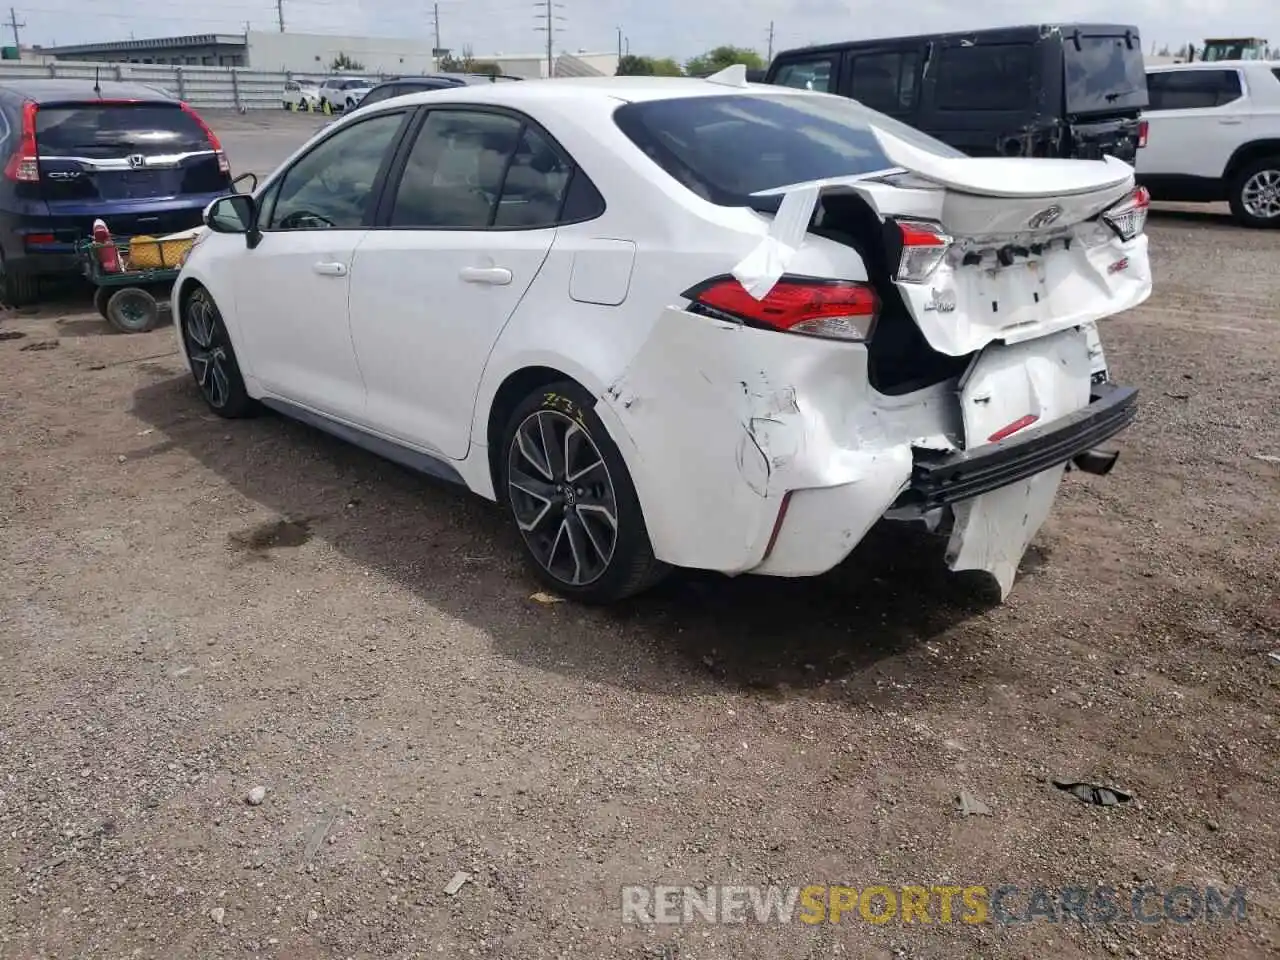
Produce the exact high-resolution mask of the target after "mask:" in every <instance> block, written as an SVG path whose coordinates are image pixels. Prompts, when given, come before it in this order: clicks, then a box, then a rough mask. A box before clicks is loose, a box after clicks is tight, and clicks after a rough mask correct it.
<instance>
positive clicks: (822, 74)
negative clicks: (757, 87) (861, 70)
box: [773, 57, 836, 93]
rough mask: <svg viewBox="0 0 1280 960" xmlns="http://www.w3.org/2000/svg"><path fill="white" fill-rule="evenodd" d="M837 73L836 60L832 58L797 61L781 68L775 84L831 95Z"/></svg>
mask: <svg viewBox="0 0 1280 960" xmlns="http://www.w3.org/2000/svg"><path fill="white" fill-rule="evenodd" d="M835 72H836V71H835V60H834V59H833V58H831V57H825V58H819V59H815V60H796V61H794V62H792V63H784V64H783V65H782V66H780V67H779V68H778V72H777V73H776V74H774V77H773V83H774V84H775V85H776V86H779V87H796V88H797V89H800V90H816V91H818V92H819V93H831V92H832V91H833V90H834V88H835Z"/></svg>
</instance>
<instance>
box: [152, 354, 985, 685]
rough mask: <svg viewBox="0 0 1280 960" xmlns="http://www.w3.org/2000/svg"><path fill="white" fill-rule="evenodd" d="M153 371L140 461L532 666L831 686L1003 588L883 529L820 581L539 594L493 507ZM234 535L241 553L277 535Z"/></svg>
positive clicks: (600, 677) (641, 678)
mask: <svg viewBox="0 0 1280 960" xmlns="http://www.w3.org/2000/svg"><path fill="white" fill-rule="evenodd" d="M148 372H151V373H152V375H154V376H156V377H157V380H156V382H154V383H152V384H148V385H146V386H143V387H141V388H140V389H139V390H138V391H137V392H136V393H135V395H134V404H133V412H134V413H135V414H136V415H137V416H139V417H140V418H141V419H143V420H144V421H146V422H147V423H148V424H149V425H150V426H151V427H152V428H154V430H155V431H156V432H157V433H159V434H162V435H163V437H164V439H163V440H160V442H159V446H155V441H156V440H158V439H159V438H153V439H152V444H151V446H149V447H148V449H146V450H139V451H137V452H135V453H133V454H130V457H131V459H138V457H139V456H148V455H155V454H156V453H167V452H169V451H170V450H173V449H175V448H176V449H178V450H181V451H183V452H185V453H186V454H188V455H190V456H191V457H193V458H194V459H195V460H196V461H198V462H199V463H200V464H201V465H203V466H204V467H206V468H207V469H209V470H210V471H212V472H213V473H215V474H216V475H218V476H219V477H221V478H222V479H223V480H225V481H226V482H227V483H229V484H230V485H231V486H232V487H234V488H235V489H236V490H237V492H239V493H240V494H241V495H243V496H244V497H246V498H248V499H249V500H251V501H254V502H256V503H258V504H261V505H263V506H264V507H266V508H267V509H268V510H269V511H271V512H272V513H273V514H275V515H276V520H275V523H274V525H272V524H268V525H267V526H273V528H274V529H275V530H277V531H278V530H279V529H281V525H280V521H281V520H284V521H289V520H296V521H298V523H299V526H300V528H301V529H303V530H304V531H305V532H306V533H310V534H314V535H315V536H318V537H321V538H323V539H325V540H327V541H328V542H329V543H331V544H332V545H333V546H334V547H335V548H336V549H337V550H338V551H339V552H340V553H342V554H343V555H344V556H346V557H347V558H349V559H350V560H352V561H353V562H355V563H356V564H358V565H360V566H362V567H365V568H368V569H371V570H373V571H375V572H376V573H378V574H380V575H382V576H385V577H387V578H389V579H390V580H392V581H394V582H397V583H399V584H402V585H403V586H404V587H406V588H408V589H409V590H411V591H413V592H414V593H415V594H416V595H417V596H419V597H420V598H422V599H423V600H425V601H427V602H429V603H430V604H432V605H433V606H434V607H436V608H437V609H439V610H441V611H443V612H445V613H447V614H449V615H451V616H454V617H456V618H458V619H460V620H462V621H465V622H467V623H469V624H471V625H473V626H475V627H478V628H480V629H482V630H484V631H485V632H486V633H487V634H488V635H489V636H491V637H492V638H493V642H494V644H495V647H496V649H497V650H498V651H499V652H500V653H502V654H503V655H505V656H508V657H510V658H512V659H514V660H516V661H519V662H521V663H525V664H527V665H530V666H534V667H536V668H538V669H544V670H549V671H552V672H557V673H569V674H573V675H576V676H578V677H587V678H589V679H592V680H595V681H598V682H602V683H608V684H615V685H623V686H626V687H629V688H636V689H645V690H649V691H654V692H661V691H666V692H670V691H672V690H673V689H675V688H681V689H686V690H688V689H696V688H697V687H699V686H705V687H708V688H712V689H714V688H718V687H726V686H727V687H730V688H737V689H752V690H758V691H765V692H766V693H767V692H773V693H776V694H783V693H786V692H788V691H792V692H800V691H803V692H805V693H808V694H809V695H813V696H826V695H831V696H834V695H837V694H838V693H839V691H840V690H841V689H843V688H844V687H845V686H846V685H849V684H853V685H854V686H855V687H864V686H865V684H864V683H863V682H862V681H864V680H865V674H866V673H867V671H868V670H870V669H871V668H872V667H874V666H875V665H876V664H878V663H880V662H881V661H885V660H888V659H892V658H894V657H896V656H898V655H900V654H903V653H906V652H908V651H909V650H911V648H913V647H914V646H916V645H918V644H920V643H923V642H925V641H927V640H929V639H930V638H933V637H937V636H939V635H940V634H942V633H944V632H946V631H948V630H950V629H952V628H954V627H956V626H957V625H958V624H960V623H962V622H963V621H965V620H967V619H969V618H972V617H974V616H976V615H978V614H980V613H981V612H983V611H984V610H986V609H988V608H989V607H990V606H991V605H992V604H993V603H994V602H995V601H996V594H995V591H994V587H993V585H991V584H990V583H989V582H988V581H987V579H986V578H985V577H984V576H981V575H979V576H976V577H974V576H957V575H955V574H952V573H951V572H950V571H948V570H947V569H946V567H945V564H944V562H943V557H942V552H943V549H944V547H945V544H944V542H943V541H942V540H941V538H938V537H934V536H931V535H929V534H927V533H925V532H923V531H920V532H919V533H917V532H915V531H914V530H912V529H911V528H909V527H906V526H904V525H901V524H893V525H890V524H886V525H884V527H883V528H877V529H876V530H873V531H872V533H871V535H870V536H869V537H868V538H867V539H866V540H864V542H863V543H862V544H861V545H860V546H859V548H858V549H857V550H856V551H855V552H854V554H853V555H852V556H851V557H850V558H849V560H848V561H846V562H845V563H844V564H843V565H841V566H840V567H839V568H837V569H836V570H835V571H832V572H831V573H829V574H827V575H825V576H822V577H817V578H805V579H795V580H783V579H777V578H769V577H739V578H729V577H724V576H720V575H715V574H708V573H698V572H686V571H677V572H675V574H674V575H672V576H671V577H670V578H669V579H668V580H666V581H665V582H663V583H662V584H660V585H659V586H658V587H657V588H655V589H654V590H652V591H651V592H648V593H645V594H643V595H642V596H640V597H636V598H633V599H630V600H627V601H625V602H622V603H619V604H616V605H613V606H609V607H606V608H590V607H583V606H580V605H577V604H573V603H555V604H549V605H548V604H543V603H541V602H539V601H538V600H536V599H534V596H533V595H534V594H535V593H538V592H540V591H541V588H540V586H539V585H538V584H537V582H536V581H535V580H534V578H533V577H532V576H531V575H530V574H529V572H528V571H527V570H526V568H525V567H524V565H523V558H522V555H521V553H520V546H521V545H520V544H519V542H518V538H517V534H516V532H515V531H514V528H512V527H511V526H510V525H509V524H508V523H507V521H506V518H505V517H504V515H503V514H502V512H501V511H500V510H499V509H498V508H497V507H496V506H495V505H493V504H491V503H489V502H487V501H484V500H482V499H481V498H479V497H476V496H473V495H471V494H469V493H468V492H466V491H465V490H463V489H461V488H458V487H453V486H450V485H447V484H442V483H438V482H435V481H432V480H430V479H429V478H425V477H422V476H420V475H418V474H415V473H411V472H410V471H407V470H403V469H401V468H399V467H397V466H395V465H394V464H391V463H388V462H387V461H384V460H381V459H379V458H377V457H375V456H373V455H371V454H367V453H365V452H364V451H362V450H359V449H357V448H355V447H352V446H350V445H348V444H345V443H343V442H341V441H339V440H336V439H332V438H330V437H328V436H327V435H326V434H323V433H321V432H319V431H316V430H313V429H311V428H308V427H305V426H303V425H301V424H298V423H294V422H292V421H289V420H287V419H285V418H282V417H279V416H276V415H274V414H271V413H266V412H264V413H263V414H262V415H260V416H258V417H256V418H253V419H250V420H245V421H238V422H226V421H216V420H215V418H213V417H212V416H211V415H210V414H209V413H208V411H207V410H206V408H205V407H204V406H203V404H202V403H201V402H200V400H199V398H198V396H197V395H196V393H195V390H194V387H193V386H192V384H191V382H190V379H189V378H188V377H186V376H182V377H174V376H172V370H171V368H163V367H157V368H155V369H154V370H152V371H148ZM289 529H290V530H294V529H295V528H293V527H290V528H289ZM228 536H229V540H230V541H231V542H230V544H229V546H230V549H232V550H233V551H234V550H236V549H244V547H243V545H244V543H246V542H253V541H254V540H255V538H256V539H257V540H258V541H262V540H266V541H270V540H271V539H272V537H273V536H275V534H273V533H272V532H271V530H267V529H265V527H264V529H263V530H252V529H251V530H247V531H230V532H229V534H228ZM305 539H306V537H305V535H303V536H297V537H293V539H292V542H293V543H294V544H295V545H296V544H298V543H300V542H301V541H303V540H305ZM267 554H268V556H269V554H270V551H269V550H268V551H267ZM673 656H674V657H676V658H678V660H679V662H680V664H682V666H683V669H681V667H680V666H677V665H673V663H672V658H673ZM824 691H825V693H824Z"/></svg>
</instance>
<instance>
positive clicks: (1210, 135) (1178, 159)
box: [1137, 60, 1280, 227]
mask: <svg viewBox="0 0 1280 960" xmlns="http://www.w3.org/2000/svg"><path fill="white" fill-rule="evenodd" d="M1147 88H1148V90H1149V92H1150V103H1151V105H1150V107H1149V108H1148V109H1147V112H1146V113H1145V114H1144V116H1145V118H1146V120H1147V122H1148V140H1147V144H1146V146H1145V147H1144V148H1143V149H1141V150H1139V151H1138V162H1137V172H1138V182H1139V183H1141V184H1143V185H1144V186H1146V187H1147V189H1148V190H1150V191H1151V198H1152V199H1153V200H1173V201H1182V202H1205V203H1213V202H1220V201H1223V200H1225V201H1227V202H1228V203H1230V204H1231V212H1232V214H1234V215H1235V218H1236V219H1237V220H1238V221H1239V222H1240V223H1242V224H1244V225H1245V226H1249V227H1275V226H1280V63H1276V62H1268V61H1263V60H1234V61H1223V60H1220V61H1213V62H1195V63H1176V64H1163V65H1160V66H1149V67H1148V68H1147Z"/></svg>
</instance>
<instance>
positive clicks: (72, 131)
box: [36, 103, 209, 159]
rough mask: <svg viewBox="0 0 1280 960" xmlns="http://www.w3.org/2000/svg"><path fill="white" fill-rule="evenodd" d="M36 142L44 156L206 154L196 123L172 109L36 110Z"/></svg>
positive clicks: (129, 106) (125, 106)
mask: <svg viewBox="0 0 1280 960" xmlns="http://www.w3.org/2000/svg"><path fill="white" fill-rule="evenodd" d="M36 142H37V143H39V145H40V153H41V154H43V155H45V156H54V157H58V156H62V157H66V156H82V157H88V158H90V159H98V158H103V157H113V156H120V155H123V154H143V155H145V156H149V157H150V156H161V155H164V154H169V153H179V152H185V151H191V150H208V149H209V140H208V138H207V137H206V136H205V132H204V130H202V129H201V127H200V124H199V122H198V121H197V120H196V118H195V117H194V116H192V115H191V114H189V113H187V112H186V111H185V110H182V109H181V108H180V107H179V106H178V105H177V104H174V105H173V106H168V105H166V104H132V103H122V104H98V103H93V104H75V105H70V106H57V107H41V108H40V109H39V110H38V111H37V112H36Z"/></svg>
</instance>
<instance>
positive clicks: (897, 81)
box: [850, 51, 920, 113]
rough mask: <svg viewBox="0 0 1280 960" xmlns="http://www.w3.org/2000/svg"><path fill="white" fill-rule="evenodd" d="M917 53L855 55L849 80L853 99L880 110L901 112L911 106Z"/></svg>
mask: <svg viewBox="0 0 1280 960" xmlns="http://www.w3.org/2000/svg"><path fill="white" fill-rule="evenodd" d="M919 72H920V55H919V54H917V53H915V52H914V51H912V52H908V53H871V54H863V55H861V56H855V57H854V60H853V70H852V72H851V73H852V76H851V81H850V86H851V89H850V93H851V94H852V96H853V99H855V100H857V101H858V102H859V103H862V104H865V105H866V106H868V107H870V108H871V109H872V110H879V111H881V112H882V113H903V112H905V111H907V110H910V109H911V108H912V107H913V106H915V102H916V77H917V76H918V74H919Z"/></svg>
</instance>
